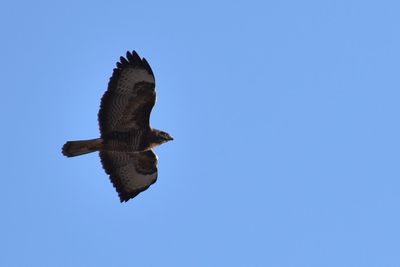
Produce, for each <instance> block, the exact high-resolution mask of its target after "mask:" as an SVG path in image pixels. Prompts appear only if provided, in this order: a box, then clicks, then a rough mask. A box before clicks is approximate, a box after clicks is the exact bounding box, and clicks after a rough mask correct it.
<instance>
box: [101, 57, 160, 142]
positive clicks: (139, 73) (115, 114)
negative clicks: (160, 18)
mask: <svg viewBox="0 0 400 267" xmlns="http://www.w3.org/2000/svg"><path fill="white" fill-rule="evenodd" d="M155 102H156V92H155V80H154V75H153V71H152V70H151V68H150V65H149V64H148V63H147V61H146V59H144V58H143V59H141V58H140V57H139V56H138V54H137V53H136V52H135V51H133V52H132V53H131V52H129V51H128V52H127V53H126V58H124V57H121V58H120V62H118V63H117V68H115V69H114V71H113V74H112V76H111V78H110V82H109V83H108V89H107V91H106V92H105V93H104V95H103V97H102V99H101V105H100V111H99V115H98V117H99V125H100V132H101V135H102V136H104V135H105V134H107V133H110V132H112V131H121V132H124V131H129V130H132V129H133V128H143V127H146V128H148V127H150V126H149V120H150V112H151V110H152V108H153V106H154V103H155Z"/></svg>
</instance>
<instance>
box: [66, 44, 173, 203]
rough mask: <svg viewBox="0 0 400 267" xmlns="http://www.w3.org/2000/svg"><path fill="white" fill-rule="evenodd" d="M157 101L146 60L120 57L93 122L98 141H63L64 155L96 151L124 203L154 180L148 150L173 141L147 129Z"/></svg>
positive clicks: (153, 162) (152, 160)
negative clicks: (96, 126) (96, 124)
mask: <svg viewBox="0 0 400 267" xmlns="http://www.w3.org/2000/svg"><path fill="white" fill-rule="evenodd" d="M155 102H156V92H155V79H154V75H153V71H152V70H151V68H150V65H149V63H147V61H146V59H144V58H140V57H139V55H138V54H137V53H136V52H135V51H132V52H129V51H128V52H127V53H126V58H124V57H120V61H119V62H118V63H117V67H116V68H115V69H114V71H113V74H112V76H111V78H110V81H109V83H108V89H107V91H106V92H105V93H104V95H103V97H102V99H101V104H100V110H99V113H98V121H99V126H100V138H96V139H91V140H79V141H68V142H66V143H65V144H64V146H63V148H62V153H63V154H64V155H65V156H67V157H75V156H79V155H83V154H87V153H91V152H95V151H99V154H100V159H101V163H102V165H103V168H104V170H105V172H106V173H107V174H108V175H109V176H110V180H111V182H112V184H113V185H114V187H115V189H116V191H117V192H118V195H119V198H120V201H121V202H124V201H125V202H126V201H128V200H129V199H131V198H134V197H135V196H137V195H138V194H139V193H140V192H143V191H144V190H146V189H147V188H149V187H150V185H152V184H153V183H155V182H156V180H157V156H156V154H155V153H154V151H153V149H152V148H153V147H155V146H158V145H161V144H162V143H165V142H168V141H170V140H173V139H172V137H171V136H170V135H169V134H168V133H166V132H163V131H160V130H156V129H153V128H151V127H150V112H151V110H152V108H153V106H154V104H155Z"/></svg>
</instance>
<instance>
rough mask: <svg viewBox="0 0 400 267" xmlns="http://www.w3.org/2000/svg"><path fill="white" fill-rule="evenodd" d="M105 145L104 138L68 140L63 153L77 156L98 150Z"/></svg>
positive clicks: (68, 155)
mask: <svg viewBox="0 0 400 267" xmlns="http://www.w3.org/2000/svg"><path fill="white" fill-rule="evenodd" d="M102 145H103V139H101V138H97V139H91V140H79V141H68V142H66V143H65V144H64V146H63V147H62V153H63V155H64V156H66V157H75V156H80V155H83V154H87V153H91V152H95V151H98V150H99V149H100V148H101V147H102Z"/></svg>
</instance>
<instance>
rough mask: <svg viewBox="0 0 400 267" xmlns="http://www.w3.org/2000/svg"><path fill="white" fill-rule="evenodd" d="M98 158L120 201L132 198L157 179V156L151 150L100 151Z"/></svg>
mask: <svg viewBox="0 0 400 267" xmlns="http://www.w3.org/2000/svg"><path fill="white" fill-rule="evenodd" d="M100 159H101V163H102V165H103V168H104V170H105V171H106V173H107V174H108V175H109V176H110V180H111V182H112V184H113V185H114V187H115V189H116V190H117V192H118V195H119V198H120V200H121V202H124V201H128V200H129V199H131V198H134V197H135V196H137V195H138V194H139V193H141V192H143V191H145V190H146V189H148V188H149V187H150V185H152V184H153V183H155V182H156V181H157V156H156V154H154V152H153V151H152V150H147V151H144V152H140V153H126V152H109V151H101V152H100Z"/></svg>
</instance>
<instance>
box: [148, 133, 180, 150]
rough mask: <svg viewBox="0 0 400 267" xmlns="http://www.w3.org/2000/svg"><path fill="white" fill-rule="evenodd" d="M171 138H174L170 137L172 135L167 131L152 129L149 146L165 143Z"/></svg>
mask: <svg viewBox="0 0 400 267" xmlns="http://www.w3.org/2000/svg"><path fill="white" fill-rule="evenodd" d="M172 140H174V138H172V136H171V135H169V134H168V133H166V132H163V131H160V130H157V129H153V130H152V138H151V145H150V146H151V147H155V146H158V145H161V144H163V143H166V142H168V141H172Z"/></svg>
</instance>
